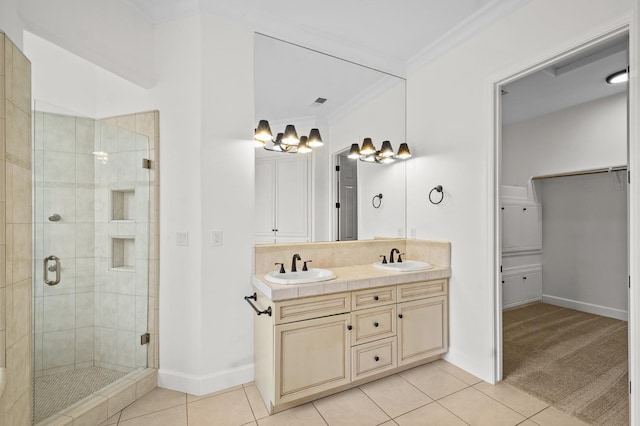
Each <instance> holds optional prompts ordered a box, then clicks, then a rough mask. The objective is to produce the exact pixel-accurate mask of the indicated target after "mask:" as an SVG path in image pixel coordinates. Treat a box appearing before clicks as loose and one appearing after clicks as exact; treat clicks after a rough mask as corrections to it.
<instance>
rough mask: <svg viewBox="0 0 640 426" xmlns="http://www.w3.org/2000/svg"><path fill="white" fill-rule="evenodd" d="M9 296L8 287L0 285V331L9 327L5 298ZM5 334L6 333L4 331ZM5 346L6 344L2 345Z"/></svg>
mask: <svg viewBox="0 0 640 426" xmlns="http://www.w3.org/2000/svg"><path fill="white" fill-rule="evenodd" d="M6 298H7V289H6V288H5V287H0V306H2V313H1V314H0V331H2V332H4V331H5V330H6V329H7V318H6V316H5V315H4V306H5V300H6ZM2 335H3V336H4V333H2ZM2 347H3V348H4V345H3V346H2ZM0 365H2V364H0Z"/></svg>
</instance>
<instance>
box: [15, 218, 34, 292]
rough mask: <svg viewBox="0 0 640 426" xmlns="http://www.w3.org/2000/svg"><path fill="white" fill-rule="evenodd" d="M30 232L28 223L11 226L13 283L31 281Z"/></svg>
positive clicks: (30, 228)
mask: <svg viewBox="0 0 640 426" xmlns="http://www.w3.org/2000/svg"><path fill="white" fill-rule="evenodd" d="M31 232H32V226H31V224H29V223H20V224H15V225H13V241H12V242H13V246H12V248H11V250H12V256H13V274H12V276H13V282H18V281H23V280H31V256H32V255H33V253H32V249H31V247H32V243H31Z"/></svg>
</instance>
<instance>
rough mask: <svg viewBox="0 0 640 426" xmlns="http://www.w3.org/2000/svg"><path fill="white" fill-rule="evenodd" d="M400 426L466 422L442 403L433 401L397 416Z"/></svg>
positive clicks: (454, 425) (462, 424)
mask: <svg viewBox="0 0 640 426" xmlns="http://www.w3.org/2000/svg"><path fill="white" fill-rule="evenodd" d="M395 420H396V423H398V424H399V425H400V426H441V425H447V426H465V425H466V423H465V422H463V421H462V420H460V419H459V418H457V417H456V416H455V415H453V414H451V413H450V412H449V411H447V410H446V409H445V408H444V407H442V405H440V404H438V403H437V402H433V403H431V404H429V405H426V406H424V407H421V408H418V409H417V410H415V411H412V412H410V413H407V414H405V415H403V416H400V417H398V418H397V419H395Z"/></svg>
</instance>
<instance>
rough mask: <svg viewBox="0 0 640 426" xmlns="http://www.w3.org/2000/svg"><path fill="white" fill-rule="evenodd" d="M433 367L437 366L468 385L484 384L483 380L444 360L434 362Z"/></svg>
mask: <svg viewBox="0 0 640 426" xmlns="http://www.w3.org/2000/svg"><path fill="white" fill-rule="evenodd" d="M432 365H435V366H436V367H438V368H439V369H441V370H444V371H446V372H447V373H449V374H451V375H452V376H454V377H455V378H457V379H460V380H462V381H463V382H465V383H466V384H468V385H475V384H476V383H480V382H482V379H480V378H478V377H476V376H474V375H473V374H471V373H468V372H466V371H465V370H463V369H462V368H460V367H457V366H455V365H453V364H451V363H450V362H447V361H445V360H444V359H439V360H437V361H435V362H433V363H432Z"/></svg>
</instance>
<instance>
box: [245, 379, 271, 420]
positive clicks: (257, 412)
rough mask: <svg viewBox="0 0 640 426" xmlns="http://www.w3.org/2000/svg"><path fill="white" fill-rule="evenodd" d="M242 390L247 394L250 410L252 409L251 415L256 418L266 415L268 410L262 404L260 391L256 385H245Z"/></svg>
mask: <svg viewBox="0 0 640 426" xmlns="http://www.w3.org/2000/svg"><path fill="white" fill-rule="evenodd" d="M244 391H245V393H246V394H247V399H248V400H249V404H250V405H251V410H253V416H254V417H255V418H256V419H262V418H264V417H267V416H268V415H269V412H268V411H267V407H265V406H264V402H263V401H262V397H260V393H259V392H258V388H257V387H256V385H251V386H246V385H245V387H244Z"/></svg>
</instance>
